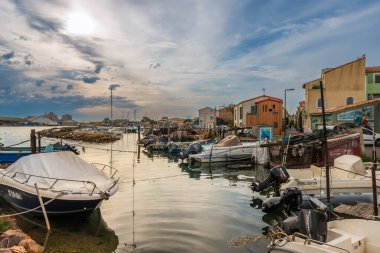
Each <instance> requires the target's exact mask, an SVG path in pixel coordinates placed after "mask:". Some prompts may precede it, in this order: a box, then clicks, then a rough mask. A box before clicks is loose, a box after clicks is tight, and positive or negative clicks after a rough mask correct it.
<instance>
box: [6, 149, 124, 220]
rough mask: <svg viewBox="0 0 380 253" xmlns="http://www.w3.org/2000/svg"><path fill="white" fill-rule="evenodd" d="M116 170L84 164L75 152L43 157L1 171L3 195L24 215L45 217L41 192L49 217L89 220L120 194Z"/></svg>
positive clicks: (25, 158)
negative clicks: (28, 213) (110, 199)
mask: <svg viewBox="0 0 380 253" xmlns="http://www.w3.org/2000/svg"><path fill="white" fill-rule="evenodd" d="M116 173H117V171H116V169H114V168H112V167H110V166H107V165H102V168H101V169H97V167H95V165H92V164H89V163H87V162H86V161H84V160H82V159H81V158H80V157H79V156H77V155H75V154H74V153H73V152H68V151H62V152H51V153H39V154H33V155H29V156H26V157H22V158H20V159H19V160H18V161H16V162H15V163H14V164H12V165H10V166H9V167H8V168H6V169H4V170H1V171H0V176H1V180H0V195H1V197H2V198H4V199H5V200H6V201H7V202H8V203H9V204H10V205H12V206H13V207H14V208H16V209H17V210H20V211H28V210H32V209H34V210H33V211H32V214H35V215H42V210H41V208H38V207H39V206H40V203H39V200H38V194H37V189H36V188H38V191H39V194H40V196H41V197H42V200H43V202H44V203H45V209H46V212H47V214H48V215H76V216H83V217H86V216H88V215H90V214H91V213H92V212H93V211H94V210H95V209H96V208H98V207H99V206H100V204H101V203H102V201H103V200H105V199H108V198H109V197H110V196H112V195H113V194H115V193H116V191H117V190H118V185H117V182H118V179H116V178H115V174H116Z"/></svg>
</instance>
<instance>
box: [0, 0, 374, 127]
mask: <svg viewBox="0 0 380 253" xmlns="http://www.w3.org/2000/svg"><path fill="white" fill-rule="evenodd" d="M379 13H380V2H379V1H375V0H374V1H371V0H366V1H364V0H363V1H359V0H319V1H314V0H313V1H312V0H273V1H267V0H239V1H234V0H130V1H128V0H125V1H124V0H93V1H86V0H62V1H59V0H51V1H42V0H38V1H37V0H27V1H26V0H25V1H21V0H14V1H8V0H1V1H0V24H1V29H0V116H15V117H26V116H29V115H41V114H44V113H48V112H55V113H56V114H58V116H62V115H63V114H67V113H68V114H71V115H72V116H73V118H74V119H76V120H83V121H88V120H102V119H104V118H106V117H110V101H111V99H110V94H111V89H112V101H113V115H114V118H124V119H127V118H128V119H130V120H133V119H134V112H135V111H136V116H137V119H140V118H141V117H143V116H148V117H150V118H152V119H160V118H161V117H163V116H168V117H182V118H187V117H190V118H192V117H196V116H197V115H198V109H200V108H203V107H206V106H209V107H212V108H215V107H216V108H219V107H220V106H223V105H228V104H231V103H239V102H240V101H243V100H246V99H250V98H253V97H256V96H260V95H262V94H263V93H264V92H265V94H266V95H270V96H274V97H278V98H282V99H283V98H284V90H285V89H289V88H294V89H295V90H294V91H290V92H287V108H288V110H289V111H290V112H294V111H295V110H296V106H297V105H298V103H299V102H300V101H302V100H303V99H304V90H303V89H302V84H303V83H305V82H308V81H311V80H314V79H316V78H318V77H320V73H321V70H322V69H323V68H327V67H335V66H339V65H341V64H344V63H346V62H349V61H352V60H355V59H356V58H358V57H361V56H362V55H363V54H365V55H366V61H367V62H366V66H378V65H380V47H379V41H380V29H379V27H380V18H378V15H379Z"/></svg>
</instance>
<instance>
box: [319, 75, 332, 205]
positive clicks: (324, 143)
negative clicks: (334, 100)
mask: <svg viewBox="0 0 380 253" xmlns="http://www.w3.org/2000/svg"><path fill="white" fill-rule="evenodd" d="M319 88H320V89H321V101H322V123H323V148H324V156H325V168H326V194H327V198H326V201H327V204H330V167H329V158H328V150H327V129H326V117H325V98H324V96H323V83H322V81H320V82H319Z"/></svg>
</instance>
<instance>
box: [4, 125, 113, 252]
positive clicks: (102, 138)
mask: <svg viewBox="0 0 380 253" xmlns="http://www.w3.org/2000/svg"><path fill="white" fill-rule="evenodd" d="M39 133H40V135H41V136H42V137H48V138H56V139H63V140H74V141H84V142H92V143H109V142H114V141H117V140H120V136H117V135H115V134H112V133H106V132H97V131H81V130H80V129H78V128H72V127H66V128H53V129H46V130H43V131H41V132H39ZM0 253H1V252H0Z"/></svg>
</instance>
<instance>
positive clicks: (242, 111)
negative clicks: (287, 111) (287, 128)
mask: <svg viewBox="0 0 380 253" xmlns="http://www.w3.org/2000/svg"><path fill="white" fill-rule="evenodd" d="M282 114H283V105H282V99H279V98H275V97H271V96H266V95H262V96H259V97H255V98H252V99H248V100H244V101H242V102H240V103H239V104H237V105H236V106H235V107H234V125H235V126H236V127H253V126H258V125H268V126H272V127H273V134H274V135H281V133H282Z"/></svg>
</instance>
